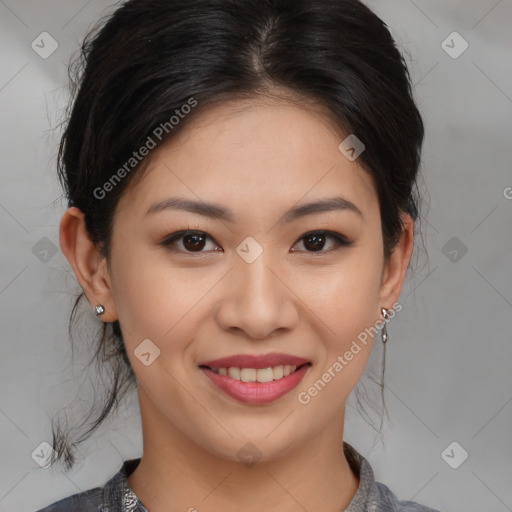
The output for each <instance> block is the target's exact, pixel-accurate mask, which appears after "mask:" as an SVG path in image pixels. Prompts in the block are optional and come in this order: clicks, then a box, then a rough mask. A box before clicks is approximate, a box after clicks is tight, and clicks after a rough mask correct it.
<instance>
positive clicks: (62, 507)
mask: <svg viewBox="0 0 512 512" xmlns="http://www.w3.org/2000/svg"><path fill="white" fill-rule="evenodd" d="M343 451H344V453H345V456H346V457H347V461H348V463H349V464H350V467H351V468H352V470H353V471H354V473H355V474H356V475H357V476H358V478H359V487H358V488H357V492H356V494H355V495H354V497H353V498H352V501H351V502H350V504H349V506H348V507H347V508H346V509H345V510H344V511H341V510H340V512H439V510H436V509H433V508H429V507H427V506H425V505H420V504H419V503H416V502H415V501H401V500H398V499H397V497H396V496H395V495H394V494H393V492H392V491H391V490H390V489H389V488H388V487H387V486H386V485H384V484H382V483H380V482H376V481H375V478H374V475H373V470H372V467H371V466H370V463H369V462H368V461H367V460H366V459H365V458H364V457H363V456H362V455H361V454H360V453H358V452H357V451H356V450H355V449H354V448H353V447H352V446H351V445H349V444H348V443H347V442H343ZM139 462H140V458H139V459H131V460H127V461H125V462H124V463H123V465H122V466H121V468H120V469H119V471H118V472H117V473H116V474H115V475H114V476H113V477H112V478H111V479H110V480H109V481H108V482H107V483H106V484H105V485H104V486H103V487H95V488H94V489H89V490H88V491H85V492H82V493H78V494H74V495H73V496H69V497H68V498H64V499H62V500H60V501H57V502H55V503H53V504H51V505H48V506H47V507H45V508H42V509H39V510H37V511H36V512H68V511H69V512H71V511H73V512H148V510H147V509H146V507H145V506H144V505H143V504H142V502H141V501H140V500H139V499H138V498H137V496H136V495H135V493H134V492H133V491H132V490H131V489H130V487H129V486H128V481H127V477H128V476H130V475H131V474H132V472H133V471H134V470H135V468H136V467H137V466H138V464H139ZM312 512H313V511H312Z"/></svg>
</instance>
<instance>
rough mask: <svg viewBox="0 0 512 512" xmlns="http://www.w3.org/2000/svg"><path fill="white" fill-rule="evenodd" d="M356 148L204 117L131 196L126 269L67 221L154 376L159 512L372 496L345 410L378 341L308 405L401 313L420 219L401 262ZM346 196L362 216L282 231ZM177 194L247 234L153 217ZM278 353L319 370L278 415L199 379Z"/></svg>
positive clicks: (153, 482) (122, 249)
mask: <svg viewBox="0 0 512 512" xmlns="http://www.w3.org/2000/svg"><path fill="white" fill-rule="evenodd" d="M235 107H237V108H235ZM240 107H242V108H240ZM345 136H346V135H343V134H342V133H341V132H340V130H339V129H337V127H335V126H333V125H332V124H331V123H330V122H328V121H327V120H326V119H325V117H322V116H321V115H320V114H317V113H315V112H312V111H310V110H308V109H306V108H300V107H299V106H296V105H293V104H290V103H288V102H286V101H284V100H277V99H273V100H271V99H266V100H262V99H259V100H244V101H237V102H231V103H225V104H223V105H221V106H217V107H216V108H215V109H213V110H210V111H208V112H205V113H203V114H202V115H201V116H199V117H198V118H197V119H195V120H194V121H193V122H192V123H191V124H190V125H188V126H187V127H186V128H185V129H184V130H183V131H182V132H180V133H179V135H178V138H175V139H172V140H170V141H169V142H168V143H166V144H165V145H163V146H161V147H160V148H158V149H156V150H154V152H153V154H151V155H150V156H151V162H150V163H149V166H148V168H147V170H146V172H145V173H144V175H143V177H142V179H141V180H140V181H139V182H138V183H137V184H136V185H135V186H131V187H129V188H128V189H127V191H126V194H125V195H124V196H123V197H122V199H121V200H120V202H119V205H118V208H117V210H116V213H115V217H114V228H113V239H112V255H111V261H110V268H109V266H108V265H107V262H106V260H105V259H102V258H101V257H100V255H99V252H98V251H97V250H96V248H95V247H94V245H93V244H92V242H91V241H90V239H89V237H88V234H87V231H86V228H85V223H84V219H83V215H82V213H81V212H80V210H78V209H77V208H70V209H68V210H67V211H66V212H65V213H64V215H63V217H62V220H61V225H60V244H61V248H62V251H63V253H64V255H65V256H66V258H67V259H68V261H69V262H70V264H71V266H72V267H73V270H74V272H75V275H76V277H77V280H78V281H79V283H80V285H81V286H82V288H83V290H84V291H85V293H86V295H87V297H88V299H89V301H90V303H91V305H92V306H94V305H95V304H102V305H103V306H104V307H105V309H106V311H105V313H104V314H103V315H102V316H101V317H100V318H101V319H102V320H103V321H106V322H112V321H114V320H119V321H120V324H121V326H122V331H123V337H124V340H125V344H126V347H127V353H128V356H129V358H130V362H131V364H132V367H133V369H134V371H135V374H136V376H137V381H138V388H137V389H138V398H139V403H140V409H141V417H142V429H143V444H144V446H143V448H144V450H143V455H142V460H141V462H140V464H139V466H138V468H137V469H136V470H135V471H134V473H132V475H130V477H129V478H128V482H129V485H130V487H131V488H132V490H133V491H134V492H135V493H136V494H137V496H138V497H139V499H140V500H141V501H142V502H143V503H144V505H145V506H146V507H147V508H148V509H149V510H151V512H160V511H164V510H165V511H178V510H180V511H186V510H194V508H192V507H195V509H197V510H200V511H201V512H203V511H204V512H206V511H218V510H224V511H228V512H229V511H233V512H235V511H239V510H248V511H254V512H256V511H258V512H259V511H261V510H267V511H280V512H287V511H292V510H293V511H297V510H304V509H305V510H315V511H321V512H327V511H339V510H343V509H344V508H345V507H346V506H348V504H349V503H350V501H351V500H352V498H353V496H354V494H355V493H356V490H357V486H358V484H359V481H358V478H357V477H356V475H355V474H354V473H353V472H352V470H351V469H350V467H349V465H348V462H347V460H346V458H345V456H344V454H343V449H342V442H341V440H342V438H343V423H344V414H345V403H346V399H347V397H348V395H349V393H350V392H351V391H352V389H353V388H354V387H355V385H356V384H357V381H358V379H359V378H360V376H361V374H362V373H363V370H364V368H365V365H366V363H367V361H368V357H369V355H370V351H371V347H372V345H373V339H372V338H371V336H370V337H369V340H368V343H367V345H366V346H364V345H362V344H360V345H361V347H362V350H361V351H360V352H359V353H358V354H357V355H355V356H354V358H353V359H352V360H351V361H350V362H349V364H347V366H345V367H344V368H343V370H342V371H341V372H339V373H337V374H336V376H335V377H334V378H333V379H332V380H331V381H330V382H329V383H328V384H327V385H326V386H325V387H324V389H323V390H322V391H321V392H319V393H318V394H317V396H315V397H312V398H311V401H310V402H309V403H308V404H307V405H303V404H301V403H300V402H299V401H298V399H297V395H298V393H299V392H300V391H305V390H307V389H308V388H309V387H311V386H312V385H313V383H314V382H315V381H317V380H318V379H320V378H321V377H322V374H324V373H325V372H326V371H327V369H328V368H329V367H331V366H332V365H333V363H334V362H335V361H336V358H337V357H338V356H339V355H343V354H344V353H345V352H346V351H347V350H348V349H349V347H350V345H351V343H352V341H353V340H355V339H356V338H357V335H358V334H359V333H361V332H363V331H364V330H365V328H369V327H371V326H375V324H376V322H378V321H379V320H382V315H381V311H380V308H381V307H386V308H391V307H392V306H393V304H395V303H396V302H397V301H398V297H399V295H400V291H401V289H402V285H403V281H404V277H405V273H406V270H407V266H408V264H409V260H410V256H411V252H412V246H413V221H412V219H411V218H410V216H409V215H407V214H403V220H404V222H405V226H406V228H405V229H404V231H403V232H402V235H401V238H400V240H399V243H398V246H397V247H396V248H395V250H394V252H393V254H392V256H391V258H390V260H389V261H388V262H385V261H384V257H383V240H382V233H381V219H380V213H379V205H378V198H377V192H376V189H375V187H374V185H373V183H372V180H371V179H370V177H369V175H368V174H367V173H366V172H365V171H364V170H363V168H362V167H361V166H360V165H359V163H358V161H357V160H355V161H349V160H348V159H347V158H346V157H345V156H344V155H343V154H342V153H341V152H340V151H339V150H338V145H339V143H340V142H341V141H342V140H343V138H344V137H345ZM335 195H341V196H343V197H344V198H346V199H348V200H350V201H352V202H353V203H354V204H355V205H356V206H357V207H358V208H359V209H360V210H361V212H362V214H363V217H359V216H358V215H357V214H356V213H354V212H352V211H349V210H334V211H330V212H324V213H317V214H312V215H308V216H306V217H303V218H301V219H298V220H296V221H294V222H291V223H289V224H284V223H283V224H280V223H278V220H279V219H280V218H281V216H282V215H283V214H284V212H285V211H287V210H288V209H289V208H291V207H293V206H296V205H297V204H303V203H306V202H310V201H313V200H316V199H320V198H324V197H332V196H335ZM171 196H183V197H186V198H190V199H193V200H197V199H198V198H199V199H200V200H201V201H204V202H214V203H218V204H220V205H222V206H224V207H226V208H229V209H230V210H232V211H233V214H234V216H235V219H236V221H235V222H233V223H229V222H226V221H220V220H213V219H208V218H206V217H201V216H198V215H196V214H192V213H189V212H184V211H171V210H168V211H163V212H159V213H156V214H154V215H148V216H145V212H146V210H147V209H148V208H149V206H150V205H152V204H153V203H155V202H157V201H160V200H163V199H166V198H168V197H171ZM104 200H108V195H107V198H106V199H104ZM187 229H192V230H199V231H203V232H205V233H206V234H207V235H208V237H210V238H208V237H206V238H205V239H202V244H203V245H200V246H199V248H198V249H197V250H196V252H194V249H193V242H194V240H192V243H191V242H190V240H188V243H187V240H186V237H185V239H184V238H181V239H179V240H178V241H177V242H176V244H175V249H176V250H177V251H178V252H172V251H171V250H170V248H165V247H162V246H160V245H159V242H160V241H161V240H163V239H164V238H165V237H166V236H168V235H170V234H172V233H174V232H176V231H179V230H187ZM313 230H316V231H321V230H330V231H333V232H336V233H339V234H341V235H343V236H345V237H346V238H347V239H348V240H350V241H352V242H353V243H352V245H349V246H345V247H343V246H340V247H339V248H338V249H336V243H335V240H334V239H331V238H326V239H325V245H324V246H323V247H322V246H321V245H320V246H319V249H318V250H315V246H314V241H313V242H312V241H311V240H310V239H309V241H308V239H307V238H306V239H305V238H303V236H304V234H305V233H306V232H308V231H313ZM247 236H251V237H253V238H254V239H255V240H256V241H257V242H258V244H259V245H260V246H261V247H262V249H263V253H262V254H261V255H260V256H259V257H258V258H257V259H256V260H254V261H253V262H252V263H247V262H246V261H245V260H244V259H242V258H241V257H240V256H239V255H238V254H237V252H236V248H237V246H239V244H240V243H241V242H242V241H243V240H244V239H245V238H246V237H247ZM200 242H201V240H200ZM191 247H192V248H191ZM292 248H293V249H292ZM187 249H188V252H187ZM215 249H217V250H215ZM180 251H181V252H180ZM197 251H202V253H200V254H199V253H198V252H197ZM147 338H149V339H150V340H151V341H152V342H153V343H154V344H155V345H156V346H157V347H158V348H159V349H160V356H159V357H157V358H156V359H155V360H154V361H153V362H152V363H151V364H150V365H148V366H145V365H144V364H142V363H141V361H140V360H139V359H138V357H136V355H135V354H134V350H135V349H136V348H137V346H138V345H139V344H140V343H141V341H142V340H144V339H147ZM268 352H284V353H289V354H294V355H298V356H302V357H305V358H307V359H309V360H310V361H311V362H312V367H311V368H310V369H309V370H308V372H307V374H306V375H305V377H304V379H303V380H302V381H301V383H300V384H299V386H298V387H297V388H295V389H294V390H292V391H291V392H289V393H288V394H286V395H285V396H283V397H281V398H280V399H278V400H276V401H275V402H273V403H270V404H266V405H248V404H245V403H242V402H239V401H237V400H235V399H233V398H231V397H229V396H228V395H226V394H224V393H223V392H221V391H219V390H217V388H216V387H214V386H213V385H212V384H211V383H210V381H209V380H208V379H207V378H206V377H205V376H204V375H203V372H202V371H201V370H199V368H198V365H199V363H200V362H204V361H207V360H210V359H216V358H219V357H224V356H228V355H233V354H266V353H268ZM247 442H251V443H252V444H253V445H255V446H256V447H257V449H258V450H259V452H260V454H261V458H260V459H259V460H258V462H257V463H256V464H255V465H253V466H248V465H246V464H243V463H242V462H241V460H240V459H239V458H238V456H237V452H238V451H239V450H240V449H241V448H242V447H243V446H244V445H245V444H246V443H247ZM301 507H302V508H301Z"/></svg>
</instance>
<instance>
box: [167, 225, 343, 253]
mask: <svg viewBox="0 0 512 512" xmlns="http://www.w3.org/2000/svg"><path fill="white" fill-rule="evenodd" d="M329 238H330V239H331V240H333V241H334V243H333V244H332V245H333V246H334V247H333V248H331V249H329V250H326V251H324V250H322V249H323V248H324V247H325V244H326V240H328V239H329ZM207 239H209V240H211V241H212V242H214V240H213V239H212V238H211V237H210V236H209V235H208V234H207V233H205V232H203V231H191V230H185V231H177V232H176V233H173V234H172V235H170V236H168V237H166V238H165V239H164V240H163V241H162V242H160V244H159V245H161V246H163V247H167V248H168V249H169V250H171V251H174V252H185V253H187V252H188V253H201V252H208V251H203V249H204V247H205V240H207ZM303 240H304V242H302V243H303V245H304V247H306V252H331V251H334V250H336V249H339V248H341V247H343V246H348V245H351V244H352V242H350V241H349V240H347V239H346V238H345V237H344V236H343V235H341V234H340V233H335V232H332V231H310V232H308V233H305V234H304V235H302V236H301V237H300V238H299V241H303ZM177 242H181V243H182V247H178V248H177V245H179V244H178V243H177ZM297 243H298V242H296V243H295V244H294V246H295V245H296V244H297ZM213 247H214V248H213V250H214V251H215V247H219V245H218V244H216V243H214V244H213ZM291 251H292V252H297V251H296V250H295V249H293V248H292V249H291Z"/></svg>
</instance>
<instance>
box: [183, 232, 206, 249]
mask: <svg viewBox="0 0 512 512" xmlns="http://www.w3.org/2000/svg"><path fill="white" fill-rule="evenodd" d="M194 238H195V239H198V238H204V237H203V236H202V235H198V234H195V235H187V236H185V237H184V239H183V245H184V246H185V247H186V248H187V249H192V250H193V249H199V250H201V249H202V248H203V246H204V240H203V242H202V244H201V242H193V243H191V244H188V243H187V240H191V239H194Z"/></svg>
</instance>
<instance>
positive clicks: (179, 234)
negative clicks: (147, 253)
mask: <svg viewBox="0 0 512 512" xmlns="http://www.w3.org/2000/svg"><path fill="white" fill-rule="evenodd" d="M316 234H323V235H325V236H326V237H327V238H332V239H334V241H335V247H334V248H332V249H328V250H326V251H324V250H320V251H295V250H294V251H292V252H300V253H306V254H310V255H315V254H318V255H320V254H327V253H331V252H333V251H337V250H339V249H341V248H343V247H348V246H350V245H352V244H353V243H354V242H353V241H351V240H349V239H348V238H347V237H346V236H345V235H342V234H341V233H338V232H336V231H331V230H328V229H313V230H310V231H307V232H305V233H303V234H302V235H301V236H300V237H299V238H298V239H297V240H296V241H295V242H294V243H293V246H295V245H296V244H297V243H299V242H300V241H302V240H303V239H304V238H306V237H308V236H311V235H316ZM185 235H201V236H204V237H205V238H209V239H210V240H211V241H212V242H214V243H215V244H216V245H217V246H219V247H220V244H219V243H218V242H217V241H216V240H215V239H214V238H213V237H212V236H211V235H209V234H208V233H206V232H205V231H200V230H198V229H183V230H180V231H175V232H174V233H171V234H170V235H168V236H166V237H165V238H164V239H163V240H162V241H161V242H159V243H158V245H160V246H163V247H164V248H166V249H168V250H169V251H172V252H175V253H180V254H190V255H200V254H207V253H209V252H210V251H197V252H194V251H184V250H181V249H175V248H173V247H172V246H173V244H174V243H175V242H176V241H178V240H180V239H181V238H183V237H184V236H185ZM293 246H292V247H293ZM214 252H216V251H214Z"/></svg>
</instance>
